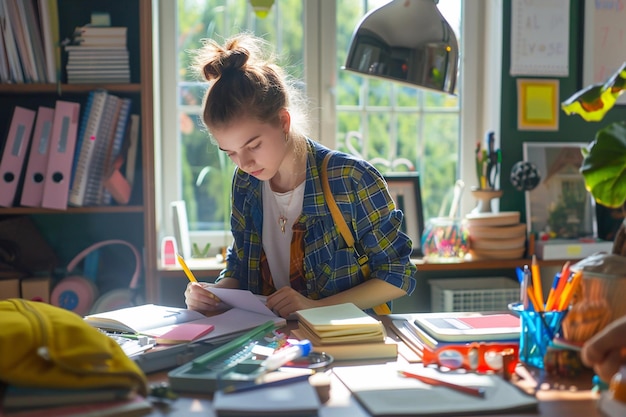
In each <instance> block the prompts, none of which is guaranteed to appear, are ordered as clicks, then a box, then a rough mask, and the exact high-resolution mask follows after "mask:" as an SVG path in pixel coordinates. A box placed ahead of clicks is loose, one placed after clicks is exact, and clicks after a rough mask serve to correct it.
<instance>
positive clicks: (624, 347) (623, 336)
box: [581, 316, 626, 382]
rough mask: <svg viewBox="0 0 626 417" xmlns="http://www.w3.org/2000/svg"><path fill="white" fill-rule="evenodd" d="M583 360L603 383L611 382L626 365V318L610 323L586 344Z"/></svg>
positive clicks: (582, 354)
mask: <svg viewBox="0 0 626 417" xmlns="http://www.w3.org/2000/svg"><path fill="white" fill-rule="evenodd" d="M581 358H582V360H583V363H584V364H585V365H587V366H590V367H592V368H593V370H594V371H595V372H596V374H597V375H598V376H599V377H600V378H601V379H602V380H603V381H605V382H609V381H610V380H611V378H612V377H613V375H615V373H617V371H618V370H619V368H620V366H621V365H624V364H626V316H623V317H620V318H618V319H616V320H614V321H613V322H611V323H609V324H608V325H607V326H606V327H605V328H604V329H602V330H601V331H600V332H598V333H597V334H595V335H594V336H593V337H592V338H591V339H589V340H588V341H587V342H585V344H584V345H583V348H582V351H581Z"/></svg>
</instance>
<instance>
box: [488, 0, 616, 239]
mask: <svg viewBox="0 0 626 417" xmlns="http://www.w3.org/2000/svg"><path fill="white" fill-rule="evenodd" d="M584 20H585V19H584V1H582V0H572V1H571V5H570V45H569V49H570V51H569V56H570V59H569V77H567V78H558V79H559V81H560V82H559V96H560V100H559V101H560V102H562V101H564V100H566V99H567V98H569V97H570V96H571V95H572V94H573V93H575V92H576V91H578V90H580V89H581V88H582V87H583V85H582V62H583V61H582V60H583V31H584ZM503 22H504V25H503V27H504V28H505V29H504V33H503V34H502V39H503V43H502V45H503V47H502V48H503V51H502V96H501V97H502V101H501V107H502V109H501V125H500V135H501V138H500V139H501V143H500V148H501V150H502V155H503V158H502V179H501V188H502V190H503V192H504V194H503V196H502V198H501V199H500V210H502V211H521V212H522V217H521V218H522V219H525V218H526V217H525V216H526V214H525V209H524V202H525V200H524V192H522V191H517V190H516V189H515V188H513V186H512V185H511V183H510V181H509V174H510V172H511V167H512V166H513V164H515V163H516V162H517V161H521V160H522V159H523V150H522V144H523V143H524V142H590V141H591V140H593V138H594V136H595V132H596V131H597V130H598V129H600V128H601V127H603V126H606V125H607V124H608V123H610V122H612V121H616V120H622V119H626V106H619V107H616V108H614V109H612V110H611V111H610V112H609V113H608V114H607V116H606V117H605V119H604V120H603V121H601V122H595V123H593V122H585V121H584V120H583V119H582V118H581V117H580V116H577V115H572V116H568V115H566V114H565V113H564V112H563V111H561V112H560V114H559V129H558V131H519V130H517V91H516V80H517V78H518V77H512V76H511V75H509V69H510V65H511V54H510V43H511V31H510V27H511V2H508V1H505V2H504V7H503ZM624 59H625V60H626V56H625V57H624ZM519 78H533V77H527V76H521V77H519ZM537 78H540V77H537ZM541 78H543V77H541ZM545 78H550V77H545ZM604 217H608V216H607V215H606V212H605V211H601V212H600V213H599V214H598V223H599V228H600V232H601V233H600V236H601V237H602V234H603V233H602V231H603V230H606V228H609V229H611V228H612V227H613V226H612V225H606V224H605V223H606V222H607V219H606V218H604ZM523 221H525V220H523ZM607 232H608V231H607Z"/></svg>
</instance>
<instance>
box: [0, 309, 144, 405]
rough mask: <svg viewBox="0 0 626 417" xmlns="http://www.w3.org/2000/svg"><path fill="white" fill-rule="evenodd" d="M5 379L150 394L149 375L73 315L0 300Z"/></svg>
mask: <svg viewBox="0 0 626 417" xmlns="http://www.w3.org/2000/svg"><path fill="white" fill-rule="evenodd" d="M0 381H2V382H5V383H7V384H11V385H17V386H27V387H41V388H53V387H54V388H103V387H120V388H131V389H135V390H136V391H137V392H138V393H139V394H141V395H144V396H145V395H146V392H147V380H146V376H145V375H144V373H143V372H142V371H141V369H139V367H138V366H137V364H136V363H135V362H134V361H132V360H131V359H129V358H128V356H126V354H125V353H124V351H123V350H122V348H121V347H120V346H119V345H118V344H117V342H116V341H115V340H113V339H111V338H110V337H108V336H106V335H105V334H103V333H101V332H100V331H99V330H98V329H95V328H93V327H91V326H90V325H89V324H87V323H86V322H85V321H84V320H83V318H82V317H81V316H79V315H78V314H76V313H74V312H72V311H69V310H65V309H63V308H60V307H56V306H52V305H50V304H46V303H42V302H37V301H28V300H24V299H21V298H12V299H8V300H3V301H0Z"/></svg>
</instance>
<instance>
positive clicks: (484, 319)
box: [411, 312, 520, 342]
mask: <svg viewBox="0 0 626 417" xmlns="http://www.w3.org/2000/svg"><path fill="white" fill-rule="evenodd" d="M411 316H412V317H411V319H412V320H413V322H414V324H415V325H416V326H419V327H420V328H422V330H424V331H425V332H426V333H428V334H429V335H430V336H431V337H433V338H434V339H436V340H438V341H440V342H475V341H484V342H486V341H504V340H519V335H520V319H519V317H517V315H515V314H513V313H508V312H482V313H480V312H448V313H417V314H412V315H411Z"/></svg>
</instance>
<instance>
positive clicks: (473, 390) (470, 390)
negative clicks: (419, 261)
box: [398, 371, 485, 398]
mask: <svg viewBox="0 0 626 417" xmlns="http://www.w3.org/2000/svg"><path fill="white" fill-rule="evenodd" d="M398 373H399V374H400V375H402V376H404V377H407V378H414V379H417V380H418V381H422V382H423V383H425V384H428V385H434V386H440V387H446V388H450V389H453V390H455V391H458V392H462V393H463V394H468V395H472V396H474V397H478V398H485V389H484V388H480V387H478V388H477V387H466V386H464V385H458V384H453V383H452V382H447V381H442V380H441V379H435V378H431V377H429V376H425V375H419V374H414V373H412V372H407V371H398Z"/></svg>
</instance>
